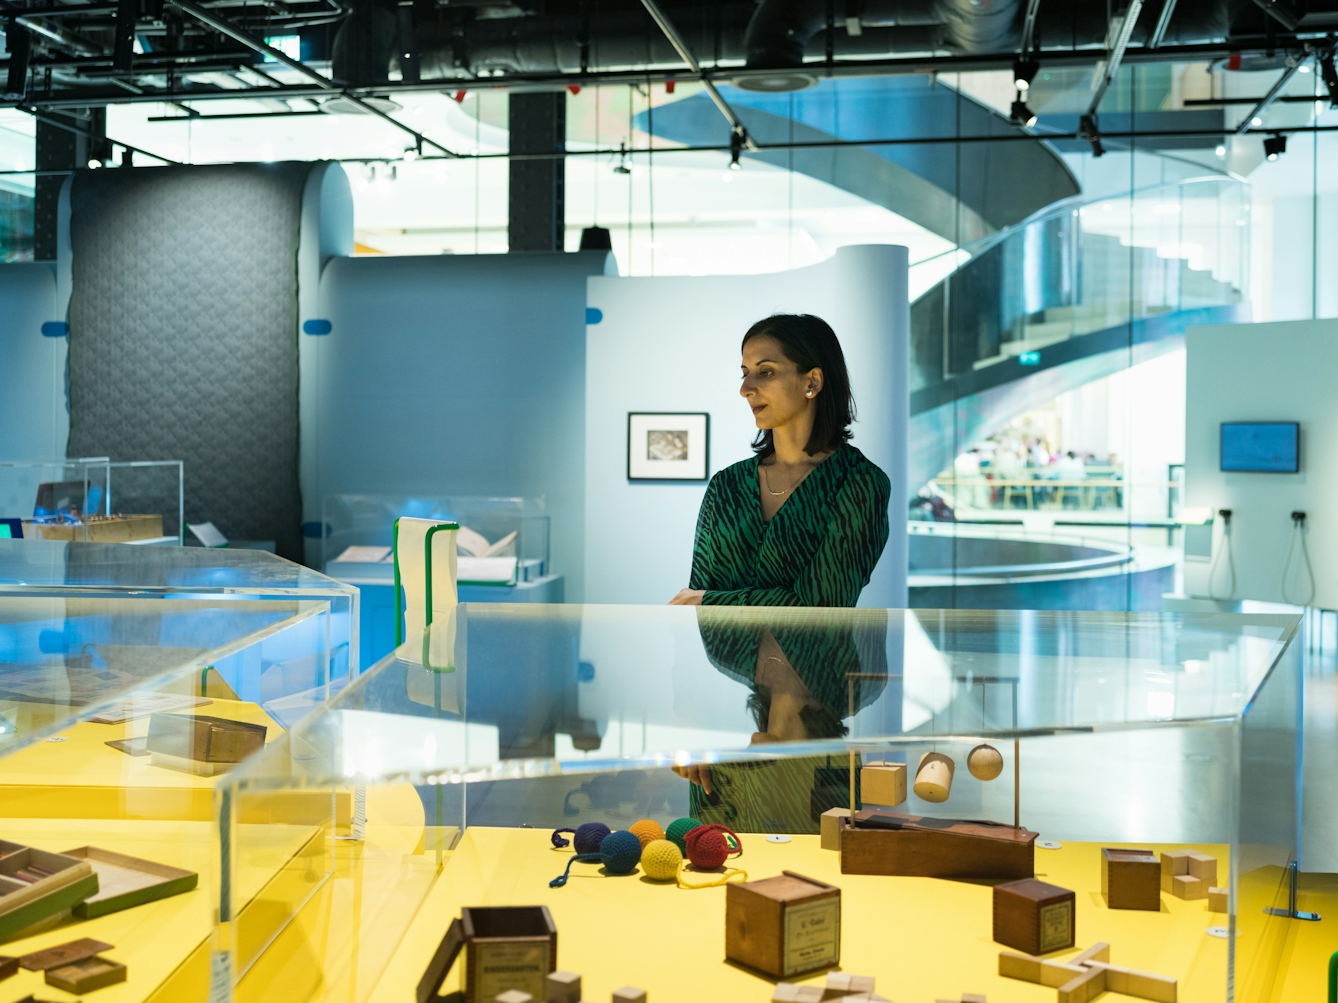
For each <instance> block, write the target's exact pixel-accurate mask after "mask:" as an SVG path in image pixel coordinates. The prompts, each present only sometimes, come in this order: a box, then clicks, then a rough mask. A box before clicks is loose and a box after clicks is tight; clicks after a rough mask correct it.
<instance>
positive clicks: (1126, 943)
mask: <svg viewBox="0 0 1338 1003" xmlns="http://www.w3.org/2000/svg"><path fill="white" fill-rule="evenodd" d="M744 842H745V851H746V852H745V853H744V855H743V857H742V858H740V860H739V864H740V865H741V866H743V867H746V868H747V870H748V873H749V876H750V877H752V878H762V877H769V876H772V875H775V874H779V873H780V872H781V871H782V870H793V871H797V872H799V873H801V874H808V875H811V876H812V877H815V878H819V879H821V880H824V881H828V882H830V883H832V884H835V885H837V886H838V887H840V888H841V890H842V902H843V915H842V929H843V936H842V968H843V969H844V970H845V971H849V972H854V973H857V974H864V975H873V976H875V977H876V978H877V980H878V991H879V992H880V993H881V994H882V995H884V996H887V997H888V998H889V999H893V1000H897V1001H898V1003H922V1001H924V1003H927V1001H930V1000H935V999H957V998H959V997H960V995H961V994H962V993H964V992H974V993H984V994H985V995H986V997H987V998H988V999H989V1001H990V1003H1053V1001H1054V1000H1055V990H1053V989H1046V988H1044V987H1041V986H1036V985H1031V984H1028V983H1022V982H1017V981H1014V980H1012V979H1005V978H1001V977H999V976H998V975H997V964H998V955H999V951H1000V950H1001V946H1000V945H999V944H996V943H994V941H993V940H992V938H991V917H992V907H991V901H992V899H991V896H992V892H991V889H990V887H989V886H987V885H983V884H974V883H969V882H962V881H939V880H933V879H929V878H892V877H876V876H867V875H845V874H842V873H841V871H840V857H839V855H838V854H836V853H835V852H832V851H827V850H823V849H821V848H820V847H819V845H818V837H816V836H795V837H794V839H793V841H792V842H790V843H782V844H776V843H768V842H766V841H765V840H764V839H763V838H762V837H761V836H745V837H744ZM1152 848H1153V849H1161V847H1157V846H1156V845H1155V844H1154V845H1153V846H1152ZM1177 848H1183V847H1177ZM1201 849H1202V850H1204V852H1209V853H1213V854H1214V855H1215V856H1217V857H1218V858H1219V860H1220V861H1221V865H1222V866H1223V867H1224V868H1225V866H1226V863H1227V861H1226V848H1225V847H1221V846H1204V847H1201ZM1099 853H1100V849H1099V847H1097V846H1096V845H1093V844H1081V843H1069V844H1066V845H1065V846H1064V847H1063V849H1061V850H1037V851H1036V866H1037V876H1038V877H1039V878H1041V879H1042V880H1045V881H1050V882H1053V883H1054V884H1057V885H1061V886H1063V887H1065V888H1072V889H1074V890H1075V891H1076V892H1077V893H1078V897H1077V929H1078V945H1079V947H1085V946H1088V945H1090V944H1092V943H1093V942H1095V941H1098V940H1105V941H1108V942H1110V944H1111V945H1112V948H1111V960H1112V962H1113V963H1114V964H1118V965H1123V966H1128V967H1131V968H1138V969H1143V970H1146V971H1151V972H1157V973H1160V974H1164V975H1170V976H1174V977H1175V978H1177V979H1179V980H1180V1000H1181V1001H1182V1003H1199V1001H1212V1003H1221V1001H1223V1000H1225V999H1226V942H1225V941H1224V940H1219V939H1217V938H1214V937H1210V936H1208V935H1207V934H1206V932H1205V931H1206V929H1207V927H1208V926H1209V925H1211V924H1213V923H1215V922H1222V921H1224V917H1221V916H1214V915H1213V914H1211V913H1209V912H1208V908H1207V903H1206V902H1203V901H1198V902H1185V901H1181V900H1179V899H1174V898H1172V897H1171V896H1169V895H1168V896H1164V898H1165V900H1166V904H1165V906H1164V907H1163V911H1162V912H1160V913H1145V912H1142V913H1140V912H1127V911H1120V910H1110V909H1107V908H1106V907H1105V905H1104V903H1103V901H1102V899H1101V896H1100V881H1101V875H1100V863H1099V861H1100V857H1099ZM569 856H570V850H554V849H552V847H551V844H550V843H549V839H548V833H546V832H542V831H536V830H529V829H483V828H472V829H470V830H468V831H467V832H466V833H465V835H464V837H463V838H462V840H461V841H460V844H459V846H458V847H457V848H456V851H455V853H454V854H452V857H451V861H450V864H449V866H448V867H447V868H446V869H445V871H444V872H443V874H442V876H441V878H440V879H438V881H437V882H436V884H435V886H434V887H433V889H432V892H431V894H430V895H428V897H427V900H426V901H425V902H424V904H423V907H422V908H421V909H420V910H419V912H418V916H417V918H416V919H415V921H414V923H413V926H412V928H411V929H410V930H409V931H408V933H407V935H406V936H405V938H404V940H403V942H402V943H401V944H400V947H399V949H398V950H397V951H396V952H395V956H394V957H393V958H392V959H391V962H390V964H389V965H388V966H387V967H386V973H385V975H384V976H383V977H382V978H381V980H380V981H379V982H378V983H377V985H376V987H375V990H374V991H373V992H372V993H371V994H370V996H369V997H365V998H367V999H370V1000H374V1001H376V1003H403V1001H405V1000H411V999H413V998H414V997H413V990H414V987H415V986H416V984H417V982H418V980H419V978H420V977H421V975H422V972H423V969H424V967H425V966H426V965H427V962H428V960H429V959H430V958H431V956H432V952H433V951H434V950H435V949H436V946H437V944H438V942H439V941H440V939H441V936H442V934H444V933H445V931H446V927H447V925H448V924H449V922H450V920H451V919H452V918H453V917H455V916H457V915H459V912H460V908H461V907H462V906H465V905H503V904H507V905H528V904H543V905H547V906H548V907H549V909H550V910H551V912H552V914H553V919H554V921H555V922H556V924H557V928H558V964H559V966H560V967H562V968H566V969H569V970H572V971H576V972H580V973H581V974H582V976H583V978H584V995H585V997H586V998H587V999H590V1000H606V999H608V998H609V997H610V995H611V994H612V992H613V990H615V989H617V988H618V987H620V986H624V985H633V986H638V987H641V988H644V989H646V990H647V991H648V992H649V994H650V997H651V999H653V1000H655V1003H700V1001H701V1000H703V999H718V1000H730V1001H738V1003H764V1001H766V1000H769V999H770V997H771V993H772V989H773V984H772V983H771V982H769V981H767V980H765V979H762V978H759V977H757V976H754V975H751V974H749V973H747V972H745V971H743V970H741V969H738V968H735V967H733V966H732V965H729V964H727V963H725V961H724V960H723V957H724V920H725V917H724V908H725V891H724V889H723V888H711V889H704V890H699V891H685V890H681V889H678V888H675V887H673V886H665V885H659V884H653V883H650V882H648V881H646V880H644V879H642V878H641V877H640V876H639V875H636V876H631V877H622V878H615V877H604V876H601V875H600V874H599V871H598V869H597V868H595V867H592V866H582V865H580V864H577V865H576V866H575V867H573V877H572V879H571V880H570V881H569V882H568V883H567V885H566V886H565V887H563V888H549V887H548V882H549V880H550V879H552V878H553V877H555V876H556V875H557V874H559V873H560V872H561V871H562V868H563V867H564V866H565V865H566V863H567V859H568V858H569ZM1063 956H1064V955H1057V957H1060V958H1062V957H1063ZM458 974H459V971H458V966H457V969H456V971H455V972H453V973H452V975H451V976H450V977H449V979H448V981H447V985H446V988H448V989H449V988H456V987H457V985H456V978H457V976H458ZM821 978H822V977H821V976H819V977H816V978H814V979H810V980H808V981H821ZM344 998H345V999H348V1000H350V1001H353V1000H357V1001H361V1000H362V999H364V997H362V996H358V997H354V996H346V997H344ZM1122 998H1123V997H1121V996H1118V995H1116V994H1113V993H1112V994H1108V995H1107V996H1106V997H1103V999H1107V1000H1110V1001H1111V1003H1118V1001H1119V1000H1121V999H1122Z"/></svg>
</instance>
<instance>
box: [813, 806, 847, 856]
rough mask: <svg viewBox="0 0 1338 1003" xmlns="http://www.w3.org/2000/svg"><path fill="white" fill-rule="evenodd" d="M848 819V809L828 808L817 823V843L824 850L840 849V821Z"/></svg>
mask: <svg viewBox="0 0 1338 1003" xmlns="http://www.w3.org/2000/svg"><path fill="white" fill-rule="evenodd" d="M849 817H850V809H849V808H828V809H827V810H826V811H825V812H823V813H822V817H821V819H819V821H818V833H819V836H818V841H819V842H820V843H821V845H822V848H823V849H824V850H840V849H841V819H843V818H849Z"/></svg>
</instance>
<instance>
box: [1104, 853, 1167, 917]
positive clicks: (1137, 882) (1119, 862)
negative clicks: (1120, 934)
mask: <svg viewBox="0 0 1338 1003" xmlns="http://www.w3.org/2000/svg"><path fill="white" fill-rule="evenodd" d="M1101 895H1102V897H1103V898H1105V900H1106V905H1107V906H1108V907H1110V908H1111V909H1144V910H1146V911H1148V912H1160V911H1161V864H1160V863H1158V861H1157V857H1156V855H1155V854H1154V853H1153V852H1152V851H1151V850H1116V849H1110V848H1109V847H1102V849H1101Z"/></svg>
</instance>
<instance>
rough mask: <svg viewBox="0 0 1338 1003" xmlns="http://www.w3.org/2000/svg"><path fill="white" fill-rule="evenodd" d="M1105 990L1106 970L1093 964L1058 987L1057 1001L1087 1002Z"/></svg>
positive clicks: (1062, 1002)
mask: <svg viewBox="0 0 1338 1003" xmlns="http://www.w3.org/2000/svg"><path fill="white" fill-rule="evenodd" d="M1105 991H1106V970H1105V969H1104V968H1102V967H1100V966H1093V967H1091V968H1088V969H1086V970H1084V971H1083V973H1082V974H1081V975H1078V976H1075V977H1074V978H1073V979H1071V980H1069V981H1068V982H1065V983H1064V984H1063V985H1062V986H1060V987H1059V999H1058V1003H1087V1001H1088V1000H1091V999H1095V998H1096V997H1098V996H1100V995H1101V994H1102V993H1104V992H1105Z"/></svg>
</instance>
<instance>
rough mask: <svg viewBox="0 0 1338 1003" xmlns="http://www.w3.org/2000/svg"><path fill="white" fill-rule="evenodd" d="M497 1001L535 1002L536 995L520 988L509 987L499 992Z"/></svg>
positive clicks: (501, 1002) (502, 1002)
mask: <svg viewBox="0 0 1338 1003" xmlns="http://www.w3.org/2000/svg"><path fill="white" fill-rule="evenodd" d="M495 1003H534V997H533V996H531V995H530V994H529V993H523V992H521V991H520V990H519V989H508V990H507V991H506V992H504V993H498V994H497V998H496V1001H495Z"/></svg>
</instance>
